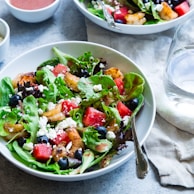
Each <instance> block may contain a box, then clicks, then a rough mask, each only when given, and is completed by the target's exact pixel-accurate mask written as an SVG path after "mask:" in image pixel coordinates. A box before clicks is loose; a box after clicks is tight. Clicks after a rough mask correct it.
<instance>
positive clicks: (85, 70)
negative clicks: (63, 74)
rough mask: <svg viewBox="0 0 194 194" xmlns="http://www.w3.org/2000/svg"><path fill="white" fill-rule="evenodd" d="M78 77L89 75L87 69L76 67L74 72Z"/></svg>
mask: <svg viewBox="0 0 194 194" xmlns="http://www.w3.org/2000/svg"><path fill="white" fill-rule="evenodd" d="M75 75H77V76H78V77H89V76H90V75H89V72H88V70H87V69H78V72H77V73H75Z"/></svg>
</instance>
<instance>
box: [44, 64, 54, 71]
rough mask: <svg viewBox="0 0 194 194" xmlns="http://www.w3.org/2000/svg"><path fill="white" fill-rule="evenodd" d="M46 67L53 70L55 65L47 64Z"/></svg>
mask: <svg viewBox="0 0 194 194" xmlns="http://www.w3.org/2000/svg"><path fill="white" fill-rule="evenodd" d="M46 67H47V68H48V69H49V70H51V71H52V70H53V69H54V66H52V65H47V66H46Z"/></svg>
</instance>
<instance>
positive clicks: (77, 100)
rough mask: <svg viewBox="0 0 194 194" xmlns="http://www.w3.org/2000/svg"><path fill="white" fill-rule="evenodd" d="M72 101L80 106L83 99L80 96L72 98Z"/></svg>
mask: <svg viewBox="0 0 194 194" xmlns="http://www.w3.org/2000/svg"><path fill="white" fill-rule="evenodd" d="M71 101H72V102H74V103H75V104H77V105H78V104H79V103H80V102H81V101H82V99H81V98H80V97H79V96H76V97H74V98H71Z"/></svg>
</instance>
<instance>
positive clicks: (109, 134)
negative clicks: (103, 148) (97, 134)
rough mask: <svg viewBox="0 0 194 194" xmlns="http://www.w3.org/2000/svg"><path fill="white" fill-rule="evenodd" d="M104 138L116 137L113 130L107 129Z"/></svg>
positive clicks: (111, 138)
mask: <svg viewBox="0 0 194 194" xmlns="http://www.w3.org/2000/svg"><path fill="white" fill-rule="evenodd" d="M106 138H107V139H108V140H113V139H115V138H116V135H115V133H114V132H113V131H107V133H106Z"/></svg>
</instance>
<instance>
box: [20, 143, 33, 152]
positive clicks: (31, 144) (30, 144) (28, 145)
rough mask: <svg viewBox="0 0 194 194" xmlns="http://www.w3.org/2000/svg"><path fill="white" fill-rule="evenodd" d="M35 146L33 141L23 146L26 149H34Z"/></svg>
mask: <svg viewBox="0 0 194 194" xmlns="http://www.w3.org/2000/svg"><path fill="white" fill-rule="evenodd" d="M33 147H34V145H33V143H32V142H28V143H24V145H23V148H24V149H25V150H28V151H31V150H33Z"/></svg>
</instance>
